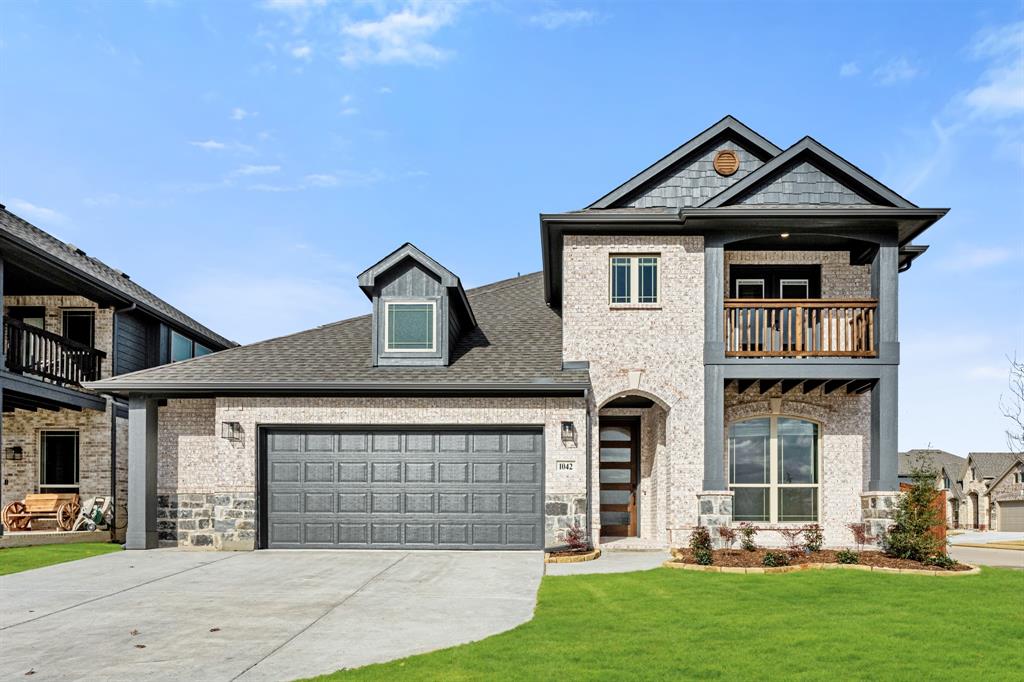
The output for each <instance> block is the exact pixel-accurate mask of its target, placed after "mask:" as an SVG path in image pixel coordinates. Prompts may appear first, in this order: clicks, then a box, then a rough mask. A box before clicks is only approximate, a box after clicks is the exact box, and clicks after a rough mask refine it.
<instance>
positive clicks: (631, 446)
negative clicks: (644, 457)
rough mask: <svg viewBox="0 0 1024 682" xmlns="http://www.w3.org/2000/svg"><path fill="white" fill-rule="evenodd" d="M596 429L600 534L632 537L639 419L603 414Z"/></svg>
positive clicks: (638, 450) (634, 518)
mask: <svg viewBox="0 0 1024 682" xmlns="http://www.w3.org/2000/svg"><path fill="white" fill-rule="evenodd" d="M599 431H600V442H599V444H598V447H599V465H600V472H599V479H600V484H601V535H603V536H605V537H635V536H636V535H637V484H638V483H639V478H640V476H639V469H640V466H639V463H640V421H639V420H638V419H630V418H614V419H613V418H608V417H602V418H601V422H600V429H599Z"/></svg>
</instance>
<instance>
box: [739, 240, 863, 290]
mask: <svg viewBox="0 0 1024 682" xmlns="http://www.w3.org/2000/svg"><path fill="white" fill-rule="evenodd" d="M818 264H820V265H821V297H822V298H869V297H870V296H871V266H870V265H850V255H849V253H847V252H846V251H728V250H727V251H726V252H725V297H726V298H729V297H730V296H731V295H732V292H731V291H729V281H730V275H729V267H730V266H732V265H818Z"/></svg>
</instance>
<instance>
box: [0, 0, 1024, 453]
mask: <svg viewBox="0 0 1024 682" xmlns="http://www.w3.org/2000/svg"><path fill="white" fill-rule="evenodd" d="M0 12H2V17H3V20H2V21H0V88H2V89H0V92H3V93H4V96H3V98H2V99H0V147H2V149H3V159H4V161H3V163H2V164H0V202H3V203H5V204H6V205H7V206H8V208H10V209H11V210H13V211H14V212H16V213H18V214H20V215H22V216H23V217H25V218H26V219H28V220H30V221H32V222H34V223H35V224H37V225H39V226H40V227H42V228H43V229H46V230H48V231H50V232H52V233H54V234H55V235H57V236H59V237H60V238H62V239H64V240H66V241H70V242H73V243H75V244H76V245H78V246H80V247H82V248H84V249H85V250H87V251H88V252H89V253H90V254H91V255H94V256H96V257H98V258H100V259H102V260H104V261H106V262H107V263H110V264H111V265H114V266H116V267H119V268H121V269H123V270H125V271H127V272H128V273H129V274H131V275H132V276H133V277H134V278H135V279H136V280H137V281H138V282H140V283H141V284H143V285H144V286H146V287H148V288H150V289H152V290H153V291H154V292H156V293H157V294H159V295H160V296H162V297H164V298H166V299H167V300H168V301H170V302H172V303H174V304H176V305H178V306H181V307H182V308H183V309H185V310H186V311H188V312H189V313H190V314H192V315H193V316H195V317H197V318H198V319H200V320H202V321H203V322H205V323H207V324H209V325H211V326H212V327H214V328H216V329H217V330H218V331H220V332H222V333H224V334H226V335H228V336H230V337H232V338H235V339H237V340H239V341H242V342H248V341H254V340H257V339H260V338H265V337H269V336H274V335H278V334H282V333H287V332H291V331H297V330H300V329H304V328H308V327H311V326H314V325H316V324H321V323H325V322H330V321H333V320H337V319H341V318H344V317H348V316H350V315H353V314H358V313H363V312H365V311H366V310H367V309H368V304H367V301H366V300H365V298H364V297H363V295H362V294H361V293H360V291H359V290H358V289H357V287H356V285H355V275H356V274H357V273H358V272H359V271H360V270H362V269H363V268H364V267H366V266H367V265H369V264H371V263H373V262H374V261H376V260H377V259H378V258H379V257H381V256H383V255H384V254H386V253H387V252H389V251H390V250H391V249H393V248H394V247H396V246H397V245H399V244H401V243H402V242H404V241H412V242H414V243H416V244H417V245H419V246H420V247H422V248H424V249H425V250H426V251H427V252H429V253H430V254H431V255H433V256H434V257H436V258H437V259H438V260H440V261H441V262H442V263H444V264H445V265H447V266H448V267H450V268H451V269H453V270H454V271H455V272H457V273H458V274H459V275H460V276H461V277H462V278H463V280H464V282H465V283H466V284H467V286H475V285H479V284H484V283H487V282H489V281H493V280H496V279H501V278H504V277H508V276H512V275H515V274H516V273H517V272H531V271H534V270H537V269H539V267H540V246H539V240H538V223H537V214H538V213H539V212H541V211H560V210H570V209H576V208H580V207H582V206H584V205H586V204H587V203H589V202H591V201H593V200H594V199H595V198H597V197H598V196H600V195H602V194H604V193H605V192H606V191H608V190H609V189H611V188H613V187H615V186H616V185H618V184H619V183H620V182H622V181H623V180H625V179H626V178H628V177H629V176H631V175H633V174H634V173H635V172H636V171H638V170H640V169H642V168H644V167H645V166H647V165H648V164H650V163H651V162H653V161H654V160H656V159H657V158H659V157H660V156H662V155H663V154H665V153H666V152H668V151H669V150H671V149H673V148H674V147H676V146H677V145H678V144H680V143H681V142H683V141H685V140H686V139H688V138H689V137H691V136H692V135H694V134H696V133H697V132H699V131H701V130H703V129H704V128H705V127H707V126H708V125H710V124H711V123H713V122H715V121H717V120H718V119H719V118H721V117H722V116H723V115H724V114H727V113H731V114H733V115H735V116H737V117H738V118H740V119H741V120H742V121H744V122H745V123H747V124H748V125H750V126H751V127H753V128H754V129H756V130H758V131H759V132H761V133H762V134H763V135H765V136H766V137H768V138H769V139H771V140H772V141H774V142H775V143H776V144H778V145H780V146H782V147H786V146H788V145H790V144H792V143H793V142H795V141H796V140H798V139H799V138H800V137H802V136H803V135H805V134H809V135H812V136H814V137H815V138H817V139H818V140H819V141H821V142H822V143H824V144H825V145H827V146H829V147H830V148H832V149H833V150H835V151H836V152H837V153H839V154H840V155H842V156H844V157H846V158H847V159H849V160H850V161H852V162H853V163H855V164H857V165H858V166H860V167H861V168H863V169H865V170H867V171H868V172H869V173H871V174H873V175H874V176H876V177H877V178H879V179H880V180H882V181H883V182H885V183H886V184H888V185H890V186H891V187H893V188H894V189H895V190H897V191H898V192H900V193H902V194H904V195H905V196H907V197H908V198H910V199H911V200H912V201H914V202H915V203H917V204H919V205H922V206H930V207H931V206H938V207H951V208H952V211H951V213H950V214H949V216H947V217H946V218H945V219H944V220H943V221H941V222H940V223H939V225H937V226H936V227H935V228H933V229H932V230H931V231H930V232H929V233H927V235H926V238H925V239H924V240H923V242H924V243H928V244H931V247H932V248H931V250H930V251H929V252H928V253H927V255H926V256H924V257H923V258H922V259H921V260H919V261H918V263H917V264H916V265H915V266H914V268H913V270H911V271H910V272H909V273H907V274H905V275H903V276H901V280H900V285H901V292H902V297H901V305H902V315H901V338H902V341H903V365H902V369H901V386H900V390H901V396H900V398H901V437H900V441H901V443H900V444H901V447H904V448H908V447H924V446H926V445H928V444H929V443H930V444H931V445H932V446H934V447H941V448H945V449H948V450H951V451H953V452H957V453H960V454H966V453H967V452H968V451H970V450H1000V449H1005V440H1004V437H1003V431H1004V428H1005V426H1006V424H1005V423H1004V421H1005V420H1003V418H1002V417H1001V416H1000V414H999V411H998V400H999V396H1000V393H1001V392H1004V391H1005V385H1006V370H1007V361H1006V356H1007V355H1012V354H1013V353H1014V352H1016V353H1017V354H1018V356H1024V322H1022V315H1021V311H1022V308H1024V305H1022V301H1024V275H1022V274H1021V270H1022V266H1024V238H1022V227H1024V13H1022V6H1021V4H1020V3H1019V2H1007V3H999V2H990V3H980V2H979V3H967V2H963V3H954V2H941V3H917V2H915V3H892V2H885V3H882V2H879V3H850V4H848V5H847V4H840V3H834V2H817V3H798V2H782V3H767V2H758V3H749V4H746V3H732V2H708V3H681V2H677V3H654V2H649V3H595V2H571V3H555V2H532V3H528V2H511V1H510V2H500V1H492V2H483V1H481V2H435V3H426V2H384V1H380V2H355V3H333V2H326V1H321V0H305V1H303V0H268V1H265V2H261V1H256V2H246V3H243V2H220V3H196V2H185V1H181V2H175V1H173V0H166V1H163V2H148V3H134V4H133V3H124V2H116V3H115V2H79V3H71V2H58V3H53V2H38V3H35V2H19V3H10V2H5V3H3V5H2V6H0Z"/></svg>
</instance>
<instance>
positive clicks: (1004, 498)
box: [988, 453, 1024, 533]
mask: <svg viewBox="0 0 1024 682" xmlns="http://www.w3.org/2000/svg"><path fill="white" fill-rule="evenodd" d="M999 454H1002V453H999ZM988 498H989V504H990V505H991V506H990V507H989V513H990V514H991V521H990V523H991V527H992V530H999V531H1016V532H1018V533H1019V532H1024V454H1018V455H1017V456H1016V457H1015V458H1014V459H1013V460H1012V461H1011V462H1010V465H1009V466H1008V467H1006V470H1005V471H1003V473H1002V474H1000V475H999V476H996V477H995V478H994V479H993V480H992V483H991V484H989V486H988Z"/></svg>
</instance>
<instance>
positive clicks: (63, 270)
mask: <svg viewBox="0 0 1024 682" xmlns="http://www.w3.org/2000/svg"><path fill="white" fill-rule="evenodd" d="M0 273H2V279H0V282H2V289H0V303H2V306H3V349H2V355H0V401H2V405H3V422H2V431H0V450H2V459H0V475H2V481H3V484H2V487H0V509H2V508H3V507H4V506H6V505H7V504H8V503H9V502H12V501H14V500H21V499H23V498H24V497H25V495H26V494H29V493H40V492H43V493H45V492H74V493H78V494H80V495H81V496H82V497H83V498H88V497H93V496H100V495H102V496H107V495H112V496H114V499H115V501H116V503H117V504H116V505H115V510H116V509H117V508H118V507H120V508H121V509H120V514H119V518H118V519H117V520H116V521H115V523H116V525H118V526H123V523H124V517H123V516H122V515H123V509H124V506H125V504H126V501H127V474H126V471H127V466H128V458H127V453H128V420H127V416H128V410H127V405H126V404H125V403H123V402H121V401H117V400H114V399H113V398H111V397H110V396H104V395H102V394H101V393H100V392H97V391H95V390H91V389H86V388H83V387H82V384H84V383H86V382H89V381H96V380H99V379H108V378H111V377H117V376H118V375H121V374H125V373H127V372H133V371H136V370H140V369H145V368H147V367H153V366H155V365H160V364H165V363H168V362H172V361H174V360H182V359H185V358H186V357H192V356H194V355H202V354H204V353H211V352H213V351H218V350H222V349H224V348H227V347H230V346H233V345H236V344H233V343H232V342H231V341H228V340H227V339H225V338H224V337H222V336H220V335H219V334H216V333H214V332H212V331H210V330H209V329H207V328H206V327H204V326H203V325H201V324H199V323H198V322H196V321H195V320H193V319H192V318H190V317H188V316H187V315H185V314H184V313H182V312H181V311H180V310H177V309H176V308H174V307H172V306H171V305H169V304H168V303H166V302H164V301H162V300H161V299H159V298H157V297H156V296H154V295H153V294H151V293H150V292H148V291H146V290H145V289H143V288H142V287H140V286H139V285H138V284H136V283H135V282H133V281H132V280H131V279H129V277H128V275H127V274H125V273H123V272H121V271H119V270H115V269H114V268H111V267H109V266H107V265H105V264H103V263H101V262H100V261H98V260H96V259H95V258H92V257H90V256H88V255H87V254H86V253H85V251H83V250H82V249H80V248H78V247H76V246H73V245H71V244H65V243H64V242H62V241H60V240H59V239H56V238H55V237H52V236H51V235H49V234H47V233H46V232H43V231H42V230H40V229H39V228H37V227H34V226H33V225H30V224H29V223H27V222H25V221H24V220H22V219H21V218H19V217H18V216H16V215H14V214H13V213H10V212H9V211H7V210H6V209H5V208H4V207H3V206H0ZM112 472H113V473H112Z"/></svg>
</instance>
